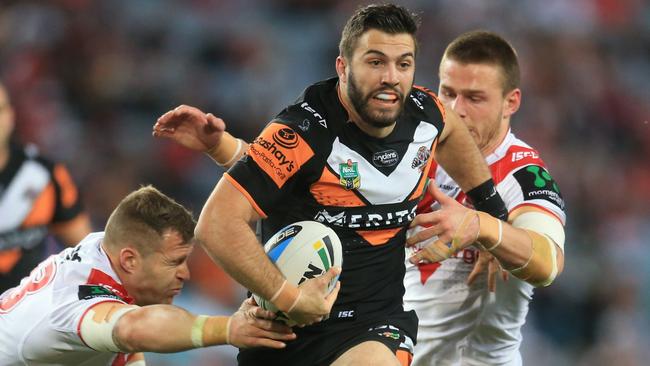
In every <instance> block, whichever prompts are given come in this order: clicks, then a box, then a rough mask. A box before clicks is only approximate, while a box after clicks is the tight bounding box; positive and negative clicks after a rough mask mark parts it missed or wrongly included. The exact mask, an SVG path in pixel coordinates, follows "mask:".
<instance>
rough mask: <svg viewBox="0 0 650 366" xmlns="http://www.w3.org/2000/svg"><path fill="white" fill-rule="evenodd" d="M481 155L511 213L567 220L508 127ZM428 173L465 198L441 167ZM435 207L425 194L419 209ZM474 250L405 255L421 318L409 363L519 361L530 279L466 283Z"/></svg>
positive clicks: (539, 165)
mask: <svg viewBox="0 0 650 366" xmlns="http://www.w3.org/2000/svg"><path fill="white" fill-rule="evenodd" d="M486 160H487V163H488V165H489V167H490V170H491V172H492V176H493V178H494V181H495V183H496V185H497V191H498V192H499V194H500V195H501V197H502V199H503V201H504V202H505V204H506V207H507V208H508V211H509V212H512V211H513V210H514V209H516V208H518V207H521V206H525V205H529V206H534V207H536V208H539V209H542V210H544V211H546V212H548V213H549V214H551V215H553V216H554V217H556V218H557V219H558V220H559V221H560V222H561V223H562V224H563V225H564V222H565V219H566V216H565V212H564V200H563V199H562V195H561V194H560V191H559V189H558V187H557V184H556V183H555V182H554V181H553V178H552V177H551V175H550V174H549V172H548V170H547V169H546V165H545V164H544V162H543V161H542V159H541V158H540V156H539V153H538V152H537V151H536V150H534V149H533V148H531V147H530V146H528V145H527V144H526V143H525V142H523V141H521V140H519V139H517V138H516V137H515V135H514V134H512V132H508V134H507V136H506V138H505V139H504V141H503V142H502V143H501V145H500V146H499V147H498V148H497V149H496V150H495V151H494V152H493V153H492V154H491V155H489V156H488V157H486ZM429 177H430V178H434V179H435V181H434V182H431V184H436V185H437V186H438V187H439V188H440V190H441V191H442V192H444V193H445V194H447V195H448V196H450V197H454V198H455V199H456V200H457V201H458V202H461V203H463V204H466V205H468V203H467V202H466V195H465V193H463V192H462V191H461V190H460V187H458V184H456V182H454V180H453V179H451V177H449V175H448V174H447V172H445V171H444V169H442V167H440V166H435V165H434V166H433V167H432V168H431V171H430V173H429ZM438 208H439V204H438V203H437V202H434V201H433V199H432V197H431V196H430V195H427V196H425V198H424V199H423V201H422V202H421V203H420V205H419V206H418V213H425V212H430V211H435V210H437V209H438ZM477 255H478V250H477V249H475V248H473V247H469V248H467V249H464V250H462V251H460V252H459V253H458V254H457V255H456V256H455V257H453V258H450V259H447V260H445V261H443V262H441V263H432V264H419V265H412V264H410V263H409V262H408V261H407V262H406V276H405V278H404V285H405V288H406V294H405V295H404V303H405V308H406V309H414V310H416V312H417V314H418V318H419V328H418V342H417V345H416V347H415V353H414V359H413V365H414V366H418V365H520V364H521V356H520V354H519V345H520V343H521V327H522V326H523V324H524V322H525V319H526V314H527V313H528V303H529V302H530V300H531V299H532V294H533V286H531V285H530V284H528V283H526V282H524V281H521V280H519V279H517V278H515V277H513V276H510V278H509V280H508V281H507V282H503V281H499V283H498V284H497V291H496V293H490V292H489V291H488V289H487V283H486V281H487V275H486V276H481V277H480V279H479V280H477V281H476V282H475V283H474V284H473V285H472V286H467V284H466V281H467V278H468V276H469V274H470V272H471V271H472V269H473V268H474V262H475V261H476V258H477Z"/></svg>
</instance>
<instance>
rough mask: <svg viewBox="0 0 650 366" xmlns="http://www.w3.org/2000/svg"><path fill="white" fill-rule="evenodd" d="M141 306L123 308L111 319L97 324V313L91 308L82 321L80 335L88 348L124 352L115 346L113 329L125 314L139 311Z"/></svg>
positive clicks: (114, 313)
mask: <svg viewBox="0 0 650 366" xmlns="http://www.w3.org/2000/svg"><path fill="white" fill-rule="evenodd" d="M138 308H139V306H135V305H130V306H122V307H120V308H119V309H117V310H116V311H115V312H113V314H111V317H110V319H108V320H104V319H102V320H101V321H99V322H97V321H95V311H94V310H93V309H92V308H91V309H90V310H88V312H87V313H86V315H84V318H83V319H82V320H81V326H80V327H79V333H80V335H81V337H82V339H83V341H84V342H85V343H86V344H87V345H88V347H90V348H92V349H94V350H95V351H99V352H122V351H123V350H121V349H119V347H118V346H117V345H116V344H115V340H113V329H114V328H115V325H116V324H117V322H118V320H120V318H121V317H122V316H124V314H126V313H128V312H129V311H131V310H135V309H138Z"/></svg>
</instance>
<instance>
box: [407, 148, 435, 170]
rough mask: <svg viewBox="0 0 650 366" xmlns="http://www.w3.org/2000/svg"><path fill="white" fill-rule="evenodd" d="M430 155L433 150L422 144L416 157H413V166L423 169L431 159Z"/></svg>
mask: <svg viewBox="0 0 650 366" xmlns="http://www.w3.org/2000/svg"><path fill="white" fill-rule="evenodd" d="M430 156H431V151H429V149H427V147H426V146H420V148H419V149H418V152H417V155H415V158H413V162H412V163H411V168H413V169H420V170H423V169H424V166H425V165H426V164H427V161H429V157H430Z"/></svg>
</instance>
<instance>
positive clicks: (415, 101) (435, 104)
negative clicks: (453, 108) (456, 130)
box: [405, 85, 445, 125]
mask: <svg viewBox="0 0 650 366" xmlns="http://www.w3.org/2000/svg"><path fill="white" fill-rule="evenodd" d="M405 112H406V113H409V114H412V115H414V116H416V117H417V118H418V119H420V121H422V122H428V123H431V124H434V125H439V124H442V123H444V120H445V107H444V106H443V105H442V102H440V100H439V99H438V96H437V95H436V93H434V92H433V91H432V90H430V89H428V88H426V87H424V86H420V85H413V88H412V89H411V93H410V94H409V96H408V97H407V98H406V104H405Z"/></svg>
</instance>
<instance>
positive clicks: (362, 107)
mask: <svg viewBox="0 0 650 366" xmlns="http://www.w3.org/2000/svg"><path fill="white" fill-rule="evenodd" d="M388 90H390V91H392V92H394V93H396V94H397V103H399V107H398V108H397V109H396V110H394V112H393V111H382V110H379V109H375V110H373V109H372V108H371V107H370V104H369V101H370V99H371V98H372V97H373V95H376V94H377V93H378V92H380V91H388ZM410 91H411V88H410V87H409V92H410ZM348 96H349V98H350V102H352V106H353V107H354V109H355V110H356V111H357V113H358V114H359V116H360V117H361V119H362V120H363V121H364V122H366V123H368V124H369V125H371V126H373V127H377V128H384V127H389V126H391V125H392V124H393V123H395V121H396V120H397V117H398V116H399V115H400V114H401V113H402V110H403V109H404V100H405V98H404V94H402V93H401V92H399V91H398V90H397V89H395V88H392V87H390V86H384V87H382V88H379V89H375V90H373V91H371V92H369V93H367V94H365V95H364V94H363V91H362V90H361V88H359V86H358V84H357V82H356V80H355V78H354V73H353V72H352V70H350V75H349V76H348Z"/></svg>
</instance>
